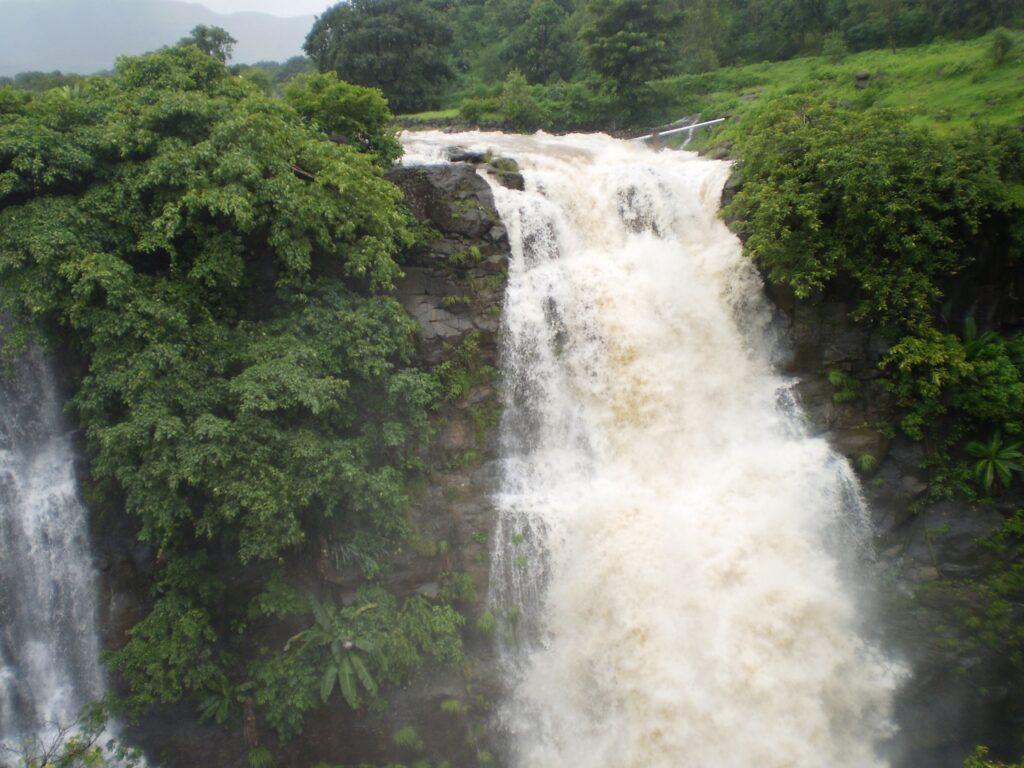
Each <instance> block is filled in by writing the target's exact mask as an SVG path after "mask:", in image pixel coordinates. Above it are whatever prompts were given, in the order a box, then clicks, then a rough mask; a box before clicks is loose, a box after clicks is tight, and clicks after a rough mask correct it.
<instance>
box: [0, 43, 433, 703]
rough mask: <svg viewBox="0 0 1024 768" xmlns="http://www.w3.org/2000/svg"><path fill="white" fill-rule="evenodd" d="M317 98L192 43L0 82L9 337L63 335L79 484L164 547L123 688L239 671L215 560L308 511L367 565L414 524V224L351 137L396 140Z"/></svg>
mask: <svg viewBox="0 0 1024 768" xmlns="http://www.w3.org/2000/svg"><path fill="white" fill-rule="evenodd" d="M328 85H330V84H328ZM327 91H328V95H327V96H325V97H324V99H323V104H322V105H321V106H323V109H324V110H325V114H330V115H331V116H332V119H336V120H339V121H340V120H341V119H342V118H341V115H340V112H337V111H334V112H332V111H331V109H333V108H335V107H337V106H338V104H337V100H335V99H334V96H333V95H332V94H333V92H332V91H331V88H330V87H328V89H327ZM374 98H377V99H378V102H377V103H378V104H379V97H376V96H374ZM356 101H357V103H359V102H358V99H357V100H356ZM297 103H298V105H299V108H300V109H305V107H306V103H305V102H304V101H303V100H302V99H298V102H297ZM324 105H326V106H324ZM318 108H319V107H317V106H316V103H314V107H313V108H311V109H312V112H311V115H312V117H304V116H303V115H302V114H300V112H298V111H296V109H294V108H293V107H291V106H289V104H287V103H285V102H282V101H275V100H272V99H269V98H267V97H266V96H265V95H264V94H263V93H262V92H261V91H260V90H259V89H258V88H256V87H255V86H253V85H252V84H251V83H249V82H247V81H246V80H245V79H243V78H239V77H234V76H232V75H231V74H230V73H229V72H228V70H227V69H226V68H225V66H224V65H223V64H222V63H221V62H220V61H218V60H217V59H216V58H215V57H212V56H208V55H206V54H204V53H202V52H201V51H200V50H199V49H198V48H197V47H195V46H184V47H176V48H172V49H167V50H164V51H160V52H158V53H154V54H150V55H147V56H142V57H137V58H124V59H121V60H120V61H119V62H118V65H117V70H116V72H115V73H114V74H113V75H112V76H110V77H103V78H91V79H87V80H85V81H83V83H82V84H81V87H80V88H79V89H76V90H69V91H58V90H54V91H49V92H47V93H45V94H42V95H39V96H34V97H33V96H28V97H27V98H26V96H25V94H16V95H15V96H12V97H11V98H8V97H6V96H3V97H0V318H3V324H4V326H5V327H4V333H3V336H2V338H3V347H2V352H3V354H4V355H5V356H8V357H9V356H12V355H15V354H17V353H18V351H19V349H22V348H24V346H25V344H26V343H27V341H28V340H29V339H30V338H31V337H33V336H40V335H41V336H43V338H45V339H46V340H48V341H49V342H50V343H53V344H63V345H65V346H66V347H67V348H68V349H69V350H71V358H70V359H72V360H73V361H75V362H74V363H73V365H72V368H73V370H74V371H75V372H76V377H75V392H74V395H73V397H72V400H71V407H72V408H73V409H74V411H75V413H76V414H77V416H78V418H79V420H80V423H81V427H82V434H83V437H84V440H85V442H86V447H87V450H88V455H89V457H90V466H89V474H88V485H89V492H90V495H91V496H92V498H93V499H94V500H97V501H105V502H106V504H108V505H109V507H110V508H113V509H123V510H124V511H125V512H126V513H127V514H128V515H130V516H131V517H132V518H133V519H134V521H135V523H136V525H137V528H138V535H139V537H140V538H141V539H142V540H144V541H146V542H148V543H150V544H151V545H152V546H153V547H154V549H155V550H156V551H157V552H158V563H159V567H158V569H157V572H156V576H155V580H154V586H153V604H152V608H151V610H150V612H149V613H148V614H147V615H146V616H145V617H144V618H143V620H142V621H141V622H139V624H138V625H136V627H135V628H134V629H132V630H131V633H130V636H129V641H128V643H127V645H126V646H125V647H124V648H123V649H122V650H121V651H119V652H117V653H116V654H114V655H113V657H112V663H113V665H114V667H115V668H116V669H117V670H119V671H120V672H121V673H122V674H123V675H124V677H125V679H126V680H127V682H128V683H129V685H130V686H131V688H132V690H133V692H134V694H135V700H136V703H137V704H147V703H150V702H160V701H176V700H180V699H193V700H203V699H206V698H208V697H209V696H211V695H213V694H217V693H218V692H222V691H224V690H232V689H233V688H234V687H236V686H237V685H241V684H244V683H245V682H246V681H247V680H248V679H249V677H250V675H251V673H250V671H249V670H248V668H247V664H246V662H245V659H246V652H247V651H246V649H247V648H249V646H248V645H247V644H248V643H250V642H252V641H251V638H250V636H249V635H248V629H247V627H249V626H250V625H249V623H248V620H247V614H246V607H245V606H244V605H236V604H233V603H230V602H229V603H227V604H225V601H224V600H223V599H222V595H223V594H224V586H223V583H222V580H221V575H222V574H224V573H230V572H233V571H238V570H240V569H242V567H243V566H244V565H245V564H246V563H250V562H253V561H260V560H272V559H276V558H278V557H282V556H285V555H287V554H289V553H292V552H294V551H296V548H297V547H299V546H300V545H301V544H302V543H303V542H304V541H305V540H306V539H307V537H308V536H309V533H310V532H311V531H318V532H322V531H325V530H329V531H331V536H332V537H333V538H335V539H338V540H340V541H342V542H343V543H344V545H345V546H346V547H347V551H348V552H350V554H351V556H352V558H353V560H354V562H355V563H361V564H363V565H364V566H365V568H366V570H368V571H372V570H374V569H376V568H378V567H379V564H380V563H381V562H383V561H384V560H385V559H386V556H387V554H388V553H389V552H390V551H392V549H393V548H394V547H395V546H396V544H397V543H398V542H399V541H400V540H401V539H402V537H403V536H404V535H405V533H406V531H407V527H406V522H405V518H404V514H403V513H404V506H405V503H406V498H405V495H404V492H403V491H404V487H405V473H406V470H408V469H410V468H412V467H414V466H416V464H417V462H418V458H417V456H418V451H419V450H420V448H421V447H422V445H423V443H424V440H425V438H426V436H427V434H428V415H429V412H430V410H431V409H432V408H433V407H434V405H435V404H436V402H437V401H438V398H439V388H438V385H437V382H436V379H435V378H434V377H433V376H431V375H429V374H427V373H425V372H421V371H419V370H417V369H415V368H413V367H411V366H410V365H409V360H410V359H411V356H412V354H413V349H414V348H413V333H414V330H415V323H414V322H413V321H412V320H411V319H410V318H409V317H408V316H407V315H406V313H405V312H404V310H403V309H402V308H401V306H400V305H399V304H398V303H397V302H396V301H395V300H394V299H393V298H391V297H390V296H389V294H388V291H389V289H390V287H391V285H392V283H393V280H394V279H395V278H396V277H397V276H398V275H399V274H400V271H399V267H398V264H397V263H396V257H397V256H398V255H399V253H400V251H401V250H402V249H403V248H405V247H406V246H408V245H409V244H411V242H412V230H411V228H410V222H411V220H410V218H409V217H408V214H407V213H405V212H404V210H403V208H402V205H401V203H402V199H401V193H400V192H399V191H398V189H397V188H395V187H394V186H393V185H391V184H389V183H388V182H387V181H385V180H384V179H383V178H382V175H381V168H380V165H381V157H380V155H375V154H370V153H369V152H368V151H367V150H368V149H370V148H372V147H377V148H380V147H384V146H386V145H387V141H388V140H389V138H388V137H389V136H390V134H386V135H385V134H383V133H382V134H380V135H375V134H374V133H373V128H372V126H373V125H375V124H377V125H379V123H373V121H372V120H369V119H368V118H367V117H366V115H365V114H362V115H353V116H352V119H353V120H354V122H355V123H356V124H358V125H359V126H361V130H362V134H361V139H360V141H353V142H351V143H346V144H338V143H334V142H331V141H328V140H327V139H326V137H325V135H324V134H323V132H322V131H321V130H320V129H319V127H314V126H313V125H312V121H313V120H317V121H319V120H320V119H321V117H320V115H319V113H318V112H317V109H318ZM249 572H250V573H253V572H259V571H253V570H252V569H250V571H249ZM293 677H294V675H293ZM276 679H277V680H278V682H280V684H281V685H282V686H287V685H290V684H291V683H289V682H288V680H285V679H283V678H276ZM286 698H287V697H286V696H284V694H283V693H282V692H281V691H280V690H279V691H277V692H276V693H273V694H270V693H268V694H267V695H266V696H265V697H264V699H263V700H265V701H270V700H275V699H280V700H286Z"/></svg>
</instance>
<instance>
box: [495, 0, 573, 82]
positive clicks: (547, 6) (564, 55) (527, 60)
mask: <svg viewBox="0 0 1024 768" xmlns="http://www.w3.org/2000/svg"><path fill="white" fill-rule="evenodd" d="M502 56H503V58H504V59H505V61H506V63H508V64H509V65H510V66H511V67H512V68H513V69H518V70H519V71H520V72H522V73H523V74H524V75H525V76H526V79H527V80H528V81H529V82H531V83H546V82H548V81H551V80H568V79H569V78H570V77H572V75H573V72H574V71H575V69H576V60H577V53H576V47H575V35H574V33H573V30H572V28H571V27H570V25H569V14H568V13H567V12H566V10H565V9H564V8H563V7H562V6H560V5H559V4H558V3H556V2H554V0H534V2H533V3H532V4H531V5H530V14H529V16H528V17H527V18H526V19H525V21H524V22H523V23H522V24H521V25H519V26H517V27H515V28H514V29H513V30H512V32H511V34H510V35H509V36H508V37H507V38H505V42H504V48H503V51H502Z"/></svg>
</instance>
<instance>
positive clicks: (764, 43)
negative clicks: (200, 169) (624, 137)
mask: <svg viewBox="0 0 1024 768" xmlns="http://www.w3.org/2000/svg"><path fill="white" fill-rule="evenodd" d="M1022 20H1024V9H1022V8H1021V6H1020V3H1019V2H1018V1H1017V0H830V1H829V2H807V1H806V0H686V2H683V1H682V0H487V2H480V0H442V1H441V2H435V0H359V1H358V2H355V3H342V4H338V5H336V6H335V7H333V8H332V9H330V10H329V11H328V12H327V13H325V14H324V15H323V16H322V17H321V18H320V20H319V21H318V22H317V24H316V26H315V27H314V29H313V31H312V32H311V34H310V36H309V38H308V40H307V44H306V50H307V52H308V53H309V55H310V56H311V57H312V58H313V59H314V60H315V61H316V63H317V66H318V67H319V69H320V70H321V71H336V72H337V73H338V74H339V76H341V77H342V78H343V79H346V80H350V81H352V82H357V83H361V84H364V85H374V86H377V87H380V88H382V89H383V90H384V92H385V95H387V96H388V98H389V99H390V101H391V104H392V106H393V107H394V109H395V110H396V111H397V112H400V113H402V112H409V111H413V110H424V109H430V108H436V107H438V106H441V105H447V106H451V107H463V106H467V107H468V112H466V113H465V114H464V115H463V116H464V117H475V118H477V119H479V120H483V121H484V122H489V121H497V122H508V123H509V125H510V127H516V126H514V125H513V124H512V123H513V122H514V121H504V114H503V112H502V110H501V109H500V105H498V104H497V103H495V102H486V101H485V102H483V103H480V102H479V100H481V99H485V100H486V99H496V98H497V97H498V96H499V91H500V89H501V85H502V83H503V82H504V81H505V80H506V78H507V77H508V76H509V74H510V73H511V72H513V71H515V70H518V71H519V72H521V73H522V74H523V75H524V76H525V77H526V79H527V81H528V82H529V83H530V84H531V86H535V88H536V90H535V91H534V93H533V98H534V99H535V100H536V101H537V102H538V103H542V106H543V102H548V105H549V110H547V111H548V114H547V116H546V118H543V119H541V123H545V122H549V123H550V124H553V125H556V126H565V127H581V126H582V127H593V126H596V125H602V126H608V125H615V124H621V123H622V122H623V121H624V120H625V121H630V122H645V121H648V120H651V119H658V117H657V116H658V115H659V114H660V113H659V112H658V110H657V109H656V108H654V105H653V104H651V101H652V99H651V94H650V91H649V89H650V87H651V83H652V81H653V80H656V79H657V78H659V77H662V76H665V75H683V74H699V73H705V72H709V71H713V70H717V69H718V68H719V67H722V66H732V65H738V64H744V63H750V62H761V61H779V60H786V59H791V58H793V57H797V56H807V55H816V54H826V55H828V56H829V58H830V59H831V60H834V61H835V60H840V59H842V58H843V57H844V56H845V55H846V54H847V53H848V52H851V51H852V52H857V51H864V50H868V49H875V48H882V47H893V48H895V47H897V46H899V47H906V46H914V45H920V44H924V43H928V42H930V41H932V40H935V39H936V38H938V37H940V36H945V37H949V38H955V39H962V38H967V37H974V36H977V35H981V34H983V33H985V32H987V31H989V30H991V29H994V28H996V27H998V26H1000V25H1005V26H1013V25H1015V24H1019V23H1020V22H1021V21H1022ZM566 84H570V85H572V86H573V88H572V89H571V90H570V91H569V92H568V93H567V92H566V91H565V90H564V86H565V85H566ZM556 89H557V91H556ZM609 97H610V98H612V100H613V101H614V102H615V109H613V110H610V111H609V110H606V109H604V106H605V104H604V102H605V100H606V99H607V98H609ZM566 101H571V102H572V104H571V106H570V105H569V104H567V103H566ZM644 107H646V108H644ZM544 111H545V110H544V109H542V112H544ZM677 117H678V116H677ZM519 127H520V128H522V126H521V125H520V126H519Z"/></svg>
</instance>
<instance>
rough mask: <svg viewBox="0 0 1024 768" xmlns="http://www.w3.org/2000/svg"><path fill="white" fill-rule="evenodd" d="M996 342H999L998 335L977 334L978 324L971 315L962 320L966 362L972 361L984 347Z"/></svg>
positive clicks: (988, 332) (990, 332)
mask: <svg viewBox="0 0 1024 768" xmlns="http://www.w3.org/2000/svg"><path fill="white" fill-rule="evenodd" d="M998 341H1000V337H999V334H998V333H995V332H993V331H985V332H984V333H981V334H979V333H978V324H977V323H976V322H975V321H974V316H973V315H968V316H967V319H966V320H964V335H963V348H964V357H966V358H967V359H968V360H974V359H975V358H977V357H978V356H979V355H980V354H981V353H982V352H983V351H984V350H985V348H986V347H988V346H990V345H992V344H995V343H996V342H998Z"/></svg>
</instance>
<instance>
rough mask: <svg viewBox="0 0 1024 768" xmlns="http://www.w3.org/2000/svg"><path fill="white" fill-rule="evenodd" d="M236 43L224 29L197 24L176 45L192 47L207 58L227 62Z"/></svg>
mask: <svg viewBox="0 0 1024 768" xmlns="http://www.w3.org/2000/svg"><path fill="white" fill-rule="evenodd" d="M237 42H238V41H237V40H235V38H233V37H232V36H231V35H229V34H228V32H227V30H226V29H222V28H221V27H213V26H207V25H206V24H199V25H197V26H195V27H193V28H192V31H191V32H189V33H188V35H187V36H186V37H183V38H181V40H179V41H178V45H194V46H196V48H198V49H199V50H200V51H202V52H203V53H205V54H207V55H208V56H213V57H214V58H215V59H217V60H218V61H221V62H227V60H228V59H230V58H231V52H232V51H233V50H234V48H235V44H236V43H237Z"/></svg>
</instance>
